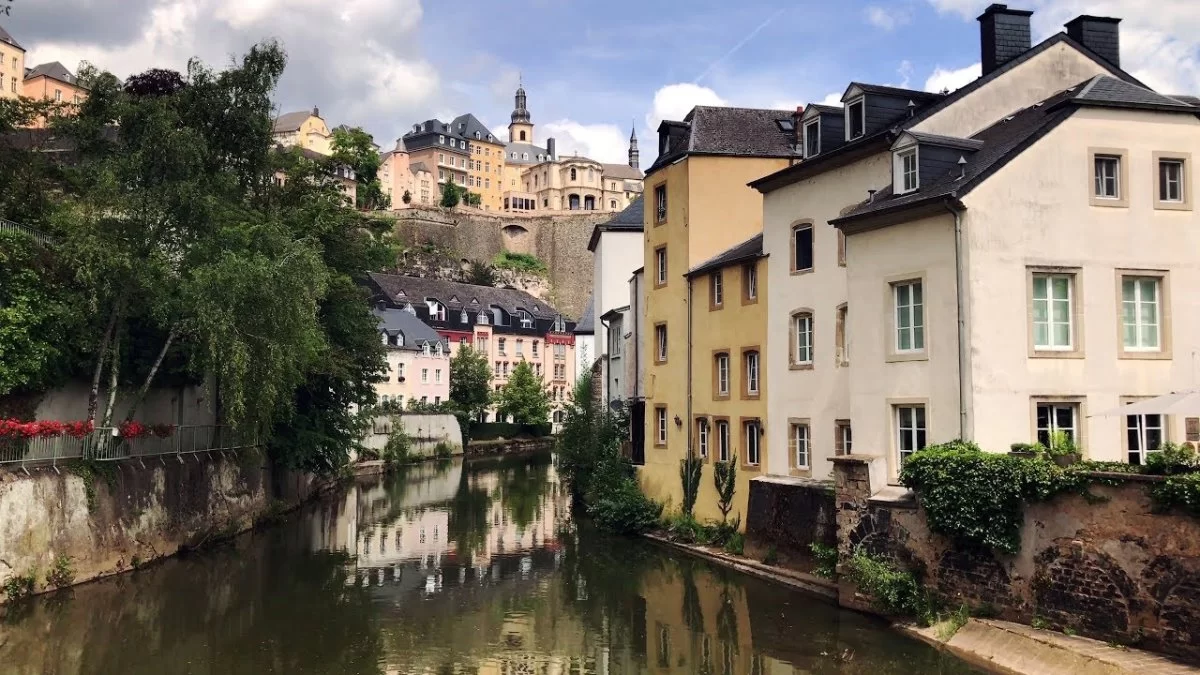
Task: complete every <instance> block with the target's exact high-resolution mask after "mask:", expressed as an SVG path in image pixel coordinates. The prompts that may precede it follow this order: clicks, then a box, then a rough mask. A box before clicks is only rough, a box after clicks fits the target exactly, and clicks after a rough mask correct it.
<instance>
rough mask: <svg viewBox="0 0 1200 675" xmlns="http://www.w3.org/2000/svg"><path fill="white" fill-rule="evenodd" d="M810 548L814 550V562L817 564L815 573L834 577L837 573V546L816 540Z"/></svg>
mask: <svg viewBox="0 0 1200 675" xmlns="http://www.w3.org/2000/svg"><path fill="white" fill-rule="evenodd" d="M808 550H810V551H812V556H813V562H815V563H816V566H815V567H813V574H815V575H817V576H819V577H825V578H826V579H832V578H833V577H834V576H835V575H836V574H837V564H838V550H837V548H836V547H833V546H826V545H825V544H822V543H821V542H819V541H814V542H813V543H811V544H809V545H808Z"/></svg>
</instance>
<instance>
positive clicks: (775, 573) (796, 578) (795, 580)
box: [643, 534, 838, 601]
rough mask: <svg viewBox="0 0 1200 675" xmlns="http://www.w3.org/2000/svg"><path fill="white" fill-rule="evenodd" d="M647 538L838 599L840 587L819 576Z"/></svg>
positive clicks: (752, 573) (804, 590)
mask: <svg viewBox="0 0 1200 675" xmlns="http://www.w3.org/2000/svg"><path fill="white" fill-rule="evenodd" d="M643 536H645V537H646V538H647V539H650V540H651V541H654V542H657V543H659V544H662V545H664V546H669V547H671V548H674V549H677V550H679V551H683V552H685V553H689V554H691V555H694V556H696V557H698V558H704V559H705V560H708V561H710V562H714V563H716V564H718V565H723V566H725V567H729V568H732V569H735V570H737V571H739V572H742V573H743V574H749V575H750V576H753V577H758V578H759V579H765V580H767V581H773V582H775V583H777V584H783V585H784V586H788V587H790V588H793V589H795V590H798V591H802V592H804V593H808V594H810V595H816V596H819V597H822V598H825V599H827V600H834V601H836V600H837V596H838V591H837V584H836V583H834V582H832V581H830V580H828V579H822V578H820V577H815V576H812V575H811V574H804V573H803V572H795V571H792V570H785V569H782V568H779V567H773V566H771V565H765V564H763V563H761V562H758V561H757V560H751V559H750V558H743V557H742V556H737V555H730V554H728V553H725V552H724V551H718V550H716V549H712V548H708V547H705V546H695V545H692V544H683V543H680V542H677V541H671V540H670V539H667V538H666V537H664V536H662V535H659V534H645V535H643Z"/></svg>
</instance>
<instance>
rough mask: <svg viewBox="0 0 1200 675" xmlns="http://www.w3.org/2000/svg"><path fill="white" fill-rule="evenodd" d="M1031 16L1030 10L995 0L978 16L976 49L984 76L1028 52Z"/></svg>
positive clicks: (1030, 42)
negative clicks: (977, 44)
mask: <svg viewBox="0 0 1200 675" xmlns="http://www.w3.org/2000/svg"><path fill="white" fill-rule="evenodd" d="M1031 16H1033V12H1030V11H1026V10H1022V9H1009V8H1008V5H1001V4H999V3H996V4H993V5H991V6H989V7H988V8H987V9H985V10H983V14H980V15H979V18H978V19H977V20H978V21H979V50H980V56H981V61H982V63H983V74H984V75H987V74H988V73H990V72H992V71H994V70H996V69H997V68H999V67H1000V66H1003V65H1004V64H1006V63H1008V62H1009V61H1012V60H1013V59H1015V58H1016V57H1018V56H1020V55H1021V54H1024V53H1025V52H1027V51H1029V47H1030V46H1031V44H1032V41H1031V38H1030V34H1029V17H1031Z"/></svg>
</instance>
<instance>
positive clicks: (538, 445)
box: [464, 437, 555, 457]
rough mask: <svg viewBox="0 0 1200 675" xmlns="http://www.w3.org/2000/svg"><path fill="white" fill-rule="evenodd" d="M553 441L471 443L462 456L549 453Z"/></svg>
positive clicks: (521, 439) (545, 439) (542, 439)
mask: <svg viewBox="0 0 1200 675" xmlns="http://www.w3.org/2000/svg"><path fill="white" fill-rule="evenodd" d="M554 443H555V439H554V438H553V437H546V438H520V439H514V440H498V441H472V442H471V443H468V444H467V447H466V448H465V449H464V454H465V455H466V456H467V457H491V456H494V455H529V454H534V453H539V452H550V451H551V450H553V449H554Z"/></svg>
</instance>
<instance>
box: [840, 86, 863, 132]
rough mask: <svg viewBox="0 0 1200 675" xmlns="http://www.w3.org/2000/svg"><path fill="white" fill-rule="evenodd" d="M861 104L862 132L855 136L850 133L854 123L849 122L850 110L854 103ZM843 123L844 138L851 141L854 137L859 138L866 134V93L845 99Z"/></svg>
mask: <svg viewBox="0 0 1200 675" xmlns="http://www.w3.org/2000/svg"><path fill="white" fill-rule="evenodd" d="M859 103H861V104H862V133H860V134H859V135H857V136H854V135H852V134H851V132H852V130H853V129H854V125H852V124H850V111H851V108H853V106H854V105H856V104H859ZM844 123H845V125H846V140H847V141H852V140H854V139H856V138H861V137H863V136H866V135H867V95H866V94H859V95H858V96H856V97H854V98H852V99H850V100H849V101H846V107H845V115H844Z"/></svg>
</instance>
